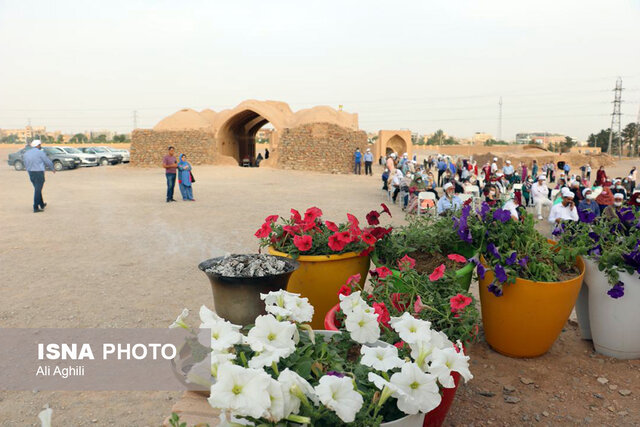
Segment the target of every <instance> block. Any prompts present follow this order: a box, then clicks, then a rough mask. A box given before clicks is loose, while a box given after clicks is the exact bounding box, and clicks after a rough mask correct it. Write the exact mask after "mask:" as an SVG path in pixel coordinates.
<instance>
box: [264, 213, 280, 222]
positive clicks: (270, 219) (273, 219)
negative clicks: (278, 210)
mask: <svg viewBox="0 0 640 427" xmlns="http://www.w3.org/2000/svg"><path fill="white" fill-rule="evenodd" d="M278 218H279V216H278V215H269V216H268V217H266V218H265V219H264V222H268V223H272V222H276V221H277V220H278Z"/></svg>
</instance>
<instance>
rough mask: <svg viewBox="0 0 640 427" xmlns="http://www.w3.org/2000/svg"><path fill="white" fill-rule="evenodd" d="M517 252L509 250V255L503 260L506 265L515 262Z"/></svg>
mask: <svg viewBox="0 0 640 427" xmlns="http://www.w3.org/2000/svg"><path fill="white" fill-rule="evenodd" d="M517 257H518V254H517V252H516V251H513V252H511V255H509V257H508V258H507V259H506V260H505V261H504V262H505V264H507V265H513V264H515V262H516V259H517Z"/></svg>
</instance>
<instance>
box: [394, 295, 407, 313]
mask: <svg viewBox="0 0 640 427" xmlns="http://www.w3.org/2000/svg"><path fill="white" fill-rule="evenodd" d="M410 303H411V301H409V295H408V294H404V293H400V292H394V293H392V294H391V305H392V306H393V308H395V309H396V310H398V311H399V312H404V311H406V310H407V308H408V307H409V305H410Z"/></svg>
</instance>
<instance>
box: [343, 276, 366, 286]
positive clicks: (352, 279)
mask: <svg viewBox="0 0 640 427" xmlns="http://www.w3.org/2000/svg"><path fill="white" fill-rule="evenodd" d="M361 279H362V276H361V275H360V273H356V274H354V275H353V276H349V278H348V279H347V285H349V286H360V280H361Z"/></svg>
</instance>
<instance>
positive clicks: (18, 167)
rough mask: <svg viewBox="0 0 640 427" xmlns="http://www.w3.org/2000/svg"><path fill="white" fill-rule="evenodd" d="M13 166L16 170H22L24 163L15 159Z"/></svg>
mask: <svg viewBox="0 0 640 427" xmlns="http://www.w3.org/2000/svg"><path fill="white" fill-rule="evenodd" d="M13 167H14V168H16V170H17V171H22V170H24V163H22V162H21V161H20V160H16V161H15V163H14V164H13Z"/></svg>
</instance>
